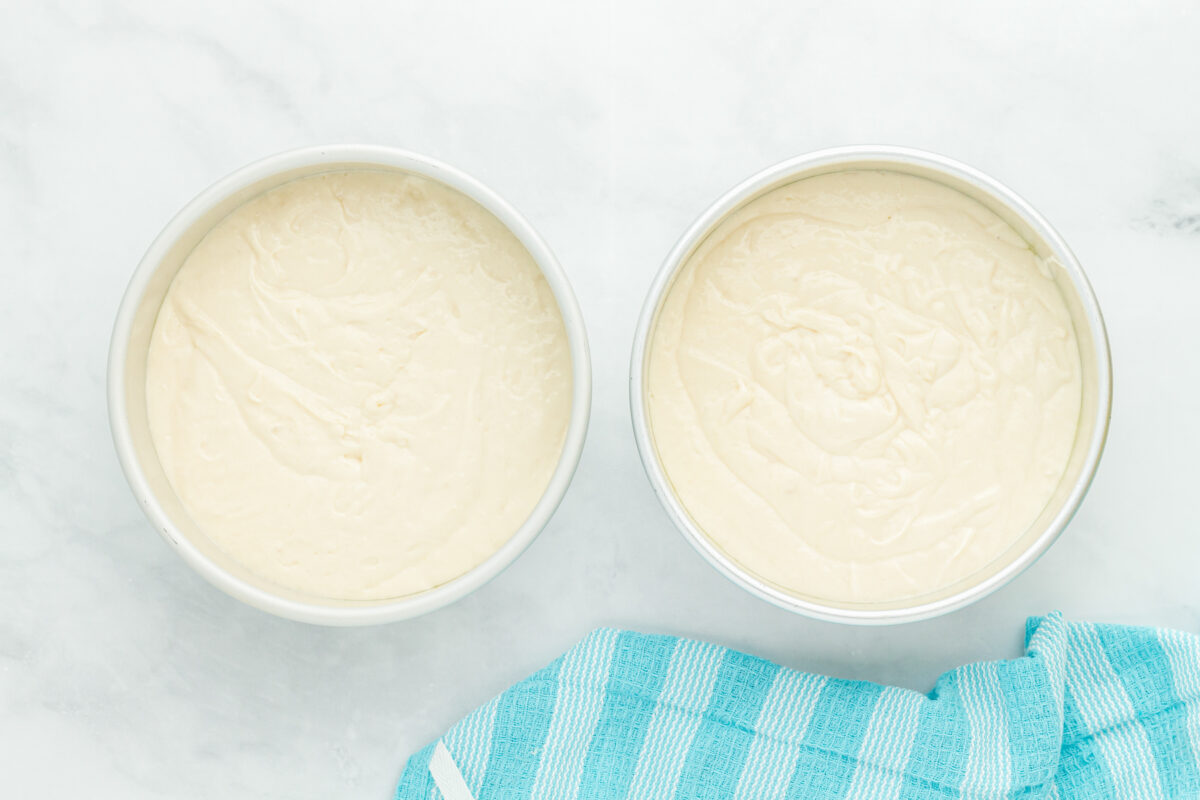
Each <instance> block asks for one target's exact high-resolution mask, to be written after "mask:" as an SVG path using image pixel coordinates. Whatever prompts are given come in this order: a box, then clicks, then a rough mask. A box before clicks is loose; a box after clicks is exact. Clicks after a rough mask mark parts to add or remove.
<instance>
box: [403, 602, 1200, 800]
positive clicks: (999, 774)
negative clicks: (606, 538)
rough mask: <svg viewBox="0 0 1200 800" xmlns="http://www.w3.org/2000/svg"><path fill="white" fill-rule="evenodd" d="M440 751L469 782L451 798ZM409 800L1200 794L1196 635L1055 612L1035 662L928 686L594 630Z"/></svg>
mask: <svg viewBox="0 0 1200 800" xmlns="http://www.w3.org/2000/svg"><path fill="white" fill-rule="evenodd" d="M438 749H442V750H443V751H444V752H442V753H441V754H440V755H441V758H440V759H434V761H435V763H434V765H433V766H434V771H435V772H436V771H437V770H438V769H443V768H445V764H447V763H449V764H450V765H451V766H450V769H453V770H455V771H456V774H455V778H456V780H455V782H454V785H455V786H458V787H465V789H466V790H467V791H468V792H469V795H467V796H465V797H459V796H446V795H444V794H443V789H445V790H446V792H447V793H449V794H460V793H461V791H462V790H461V789H459V790H457V791H452V790H451V789H448V788H446V787H447V786H448V785H449V784H447V783H446V782H445V781H443V782H442V784H441V785H442V788H439V782H438V780H437V779H436V776H435V774H434V773H432V772H431V770H430V766H431V764H430V762H431V759H433V758H434V755H435V751H436V750H438ZM459 776H461V781H459V780H457V778H458V777H459ZM396 797H397V798H398V800H412V799H415V798H431V799H432V798H444V800H493V799H497V800H498V799H499V798H503V799H504V800H524V798H537V799H538V800H543V799H544V800H571V798H579V800H610V799H611V800H617V799H618V798H637V800H641V799H642V798H645V799H646V800H668V799H669V798H678V799H679V800H685V799H686V800H691V799H692V798H712V800H760V799H763V798H797V800H800V799H801V798H802V799H803V800H843V799H848V798H864V799H867V798H869V799H870V800H884V799H886V798H902V799H903V800H915V799H917V798H940V799H945V798H1001V797H1005V798H1079V800H1103V799H1104V798H1130V799H1131V800H1152V799H1153V798H1200V637H1196V636H1193V635H1190V634H1185V633H1181V632H1177V631H1168V630H1155V629H1149V628H1131V627H1123V626H1115V625H1094V624H1089V623H1078V622H1070V623H1068V622H1065V621H1064V620H1063V619H1062V618H1061V616H1060V615H1058V614H1051V615H1049V616H1047V617H1044V618H1037V619H1032V620H1030V621H1029V624H1028V626H1027V635H1026V655H1025V656H1024V657H1023V658H1019V659H1015V660H1012V661H1000V662H988V663H979V664H969V665H967V666H964V667H960V668H958V669H955V670H952V671H950V672H947V673H946V674H944V675H943V676H942V677H941V678H939V679H938V681H937V684H936V686H935V687H934V689H933V691H932V692H930V693H929V694H928V695H922V694H920V693H917V692H912V691H907V690H903V689H896V688H893V687H884V686H879V685H876V684H872V683H864V682H857V681H844V680H837V679H833V678H826V677H822V676H818V675H811V674H808V673H803V672H796V671H792V670H787V669H783V668H781V667H779V666H777V665H775V664H771V663H769V662H767V661H763V660H762V659H758V658H754V657H752V656H748V655H745V654H743V653H739V652H736V651H733V650H727V649H724V648H720V647H716V646H714V645H710V644H704V643H701V642H695V641H691V640H687V639H679V638H675V637H669V636H654V635H647V634H641V633H634V632H629V631H616V630H607V629H605V630H598V631H596V632H594V633H592V634H591V635H590V636H588V637H587V638H586V639H585V640H584V641H583V642H581V643H580V644H579V645H577V646H576V647H574V648H573V649H572V650H570V651H569V652H567V653H566V654H565V655H564V656H562V657H561V658H559V659H558V660H557V661H555V662H554V663H553V664H551V665H550V666H548V667H546V668H545V669H543V670H541V671H540V672H538V673H536V674H534V675H533V676H531V677H529V678H528V679H526V680H524V681H522V682H521V683H518V684H517V685H516V686H513V687H512V688H511V689H509V690H508V691H506V692H504V693H503V694H501V695H500V696H499V697H497V698H495V699H493V700H492V701H491V702H489V703H488V704H487V705H485V706H483V707H481V708H479V709H478V710H476V711H475V712H474V713H472V714H471V715H469V716H468V717H466V718H465V719H464V720H462V721H461V722H460V723H459V724H457V725H456V726H454V728H452V729H451V730H450V731H449V732H448V733H447V734H446V735H445V736H444V737H442V739H440V740H439V741H438V742H435V743H434V744H432V745H430V746H429V747H428V748H426V749H425V750H422V751H421V752H419V753H417V754H416V755H414V756H413V757H412V759H411V760H410V761H409V763H408V765H407V766H406V768H405V770H404V773H403V775H402V777H401V780H400V785H399V787H398V789H397V793H396Z"/></svg>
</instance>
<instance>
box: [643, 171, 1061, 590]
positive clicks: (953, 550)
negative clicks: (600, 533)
mask: <svg viewBox="0 0 1200 800" xmlns="http://www.w3.org/2000/svg"><path fill="white" fill-rule="evenodd" d="M647 392H648V395H647V406H648V413H649V417H650V426H651V431H652V436H653V440H654V444H655V446H656V448H657V450H658V454H659V456H660V458H661V461H662V464H663V467H664V469H665V471H666V474H667V477H668V479H669V480H670V483H671V484H672V486H673V487H674V489H675V492H676V493H677V495H678V497H679V499H680V501H681V502H682V503H683V505H684V506H685V507H686V509H687V510H688V512H689V514H690V515H691V516H692V518H693V519H694V520H695V522H696V523H697V524H698V526H699V527H700V528H701V529H702V530H703V531H704V532H705V533H706V534H707V536H708V537H710V538H711V539H712V541H713V542H714V543H715V544H716V545H717V546H718V547H720V548H721V549H722V550H724V551H725V552H726V553H727V554H729V555H730V556H731V557H732V558H733V559H734V560H736V561H737V562H739V563H740V564H742V565H743V566H744V567H746V568H748V569H749V570H751V571H752V572H754V573H756V574H758V575H759V576H761V577H763V578H765V579H767V580H769V581H771V582H773V583H775V584H777V585H779V586H781V587H783V588H785V589H787V590H789V591H792V592H795V593H799V594H803V595H808V596H812V597H817V598H821V599H824V600H828V601H834V602H888V601H896V600H901V599H904V598H909V597H914V596H918V595H922V594H925V593H928V592H933V591H936V590H938V589H940V588H944V587H946V586H949V585H950V584H953V583H955V582H956V581H958V580H960V579H963V578H966V577H968V576H970V575H971V574H972V573H974V572H976V571H977V570H979V569H981V568H983V567H984V566H986V565H987V564H989V563H990V562H991V561H993V560H994V559H995V558H996V557H997V556H999V555H1000V554H1002V553H1003V552H1004V551H1005V550H1006V549H1007V548H1008V547H1009V546H1010V545H1012V544H1013V543H1014V542H1015V541H1016V540H1017V539H1018V538H1019V537H1020V536H1021V535H1022V534H1023V533H1024V532H1025V531H1026V530H1027V529H1028V527H1029V525H1030V524H1031V523H1032V522H1033V521H1034V519H1035V518H1037V516H1038V515H1039V514H1040V513H1041V511H1042V509H1043V508H1044V507H1045V505H1046V503H1047V501H1048V500H1049V499H1050V497H1051V495H1052V494H1053V492H1054V490H1055V489H1056V487H1057V485H1058V483H1059V480H1060V479H1061V477H1062V474H1063V471H1064V469H1065V467H1066V464H1067V460H1068V458H1069V455H1070V452H1071V449H1072V446H1073V443H1074V439H1075V430H1076V425H1077V422H1078V417H1079V410H1080V402H1081V383H1080V360H1079V349H1078V345H1077V344H1076V340H1075V333H1074V328H1073V326H1072V323H1071V319H1070V316H1069V313H1068V311H1067V308H1066V305H1065V303H1064V301H1063V298H1062V295H1061V294H1060V292H1059V290H1058V288H1057V286H1056V285H1055V283H1054V281H1053V280H1052V278H1051V272H1050V265H1048V264H1046V263H1045V262H1043V260H1042V259H1040V258H1039V257H1038V256H1037V255H1035V254H1034V253H1033V252H1032V250H1031V249H1030V248H1029V246H1028V245H1027V244H1026V242H1024V241H1023V240H1022V239H1021V237H1020V236H1019V235H1018V234H1017V233H1016V232H1015V231H1014V230H1013V229H1012V228H1011V227H1010V226H1009V225H1008V224H1006V223H1005V222H1003V221H1002V220H1001V219H1000V218H999V217H997V216H996V215H995V214H993V213H992V212H991V211H989V210H987V209H986V208H984V207H983V206H982V205H981V204H979V203H978V202H976V201H974V200H972V199H970V198H968V197H966V196H965V195H963V194H961V193H959V192H956V191H954V190H952V189H950V188H948V187H946V186H943V185H941V184H938V183H934V182H932V181H928V180H924V179H921V178H918V177H915V176H911V175H904V174H900V173H895V172H886V171H846V172H839V173H833V174H827V175H822V176H818V177H814V178H809V179H805V180H801V181H798V182H795V183H793V184H790V185H787V186H784V187H782V188H779V189H775V190H773V191H771V192H769V193H768V194H766V195H763V196H761V197H759V198H757V199H755V200H753V201H752V202H750V203H749V204H748V205H746V206H744V207H742V208H741V209H740V210H738V211H737V212H736V213H734V214H733V215H731V216H730V217H728V218H726V219H725V220H724V221H723V222H722V223H720V225H718V226H717V228H716V229H715V230H714V231H713V232H712V234H711V235H710V236H709V237H708V238H707V239H706V240H705V241H704V242H703V243H702V244H701V246H700V247H699V248H698V249H697V250H696V251H695V252H694V254H693V255H692V256H691V257H690V258H689V260H688V261H687V263H686V264H685V265H684V266H683V267H682V269H681V271H680V273H679V275H678V277H677V279H676V281H675V283H674V284H673V286H672V287H671V289H670V290H669V293H668V295H667V297H666V299H665V301H664V303H663V306H662V308H661V310H660V312H659V317H658V321H657V324H656V327H655V329H654V332H653V334H652V339H651V344H650V357H649V364H648V373H647Z"/></svg>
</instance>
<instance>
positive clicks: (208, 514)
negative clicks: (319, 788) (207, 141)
mask: <svg viewBox="0 0 1200 800" xmlns="http://www.w3.org/2000/svg"><path fill="white" fill-rule="evenodd" d="M147 369H148V372H147V387H146V388H147V404H148V410H149V417H150V430H151V433H152V436H153V439H154V444H155V447H156V448H157V451H158V454H159V457H160V459H161V461H162V464H163V467H164V469H165V471H166V474H167V477H168V479H169V480H170V482H171V485H172V486H173V487H174V489H175V491H176V493H177V494H178V495H179V497H180V499H181V500H182V502H183V505H184V507H185V508H186V509H187V511H188V512H189V514H190V515H191V516H192V518H193V519H194V520H195V521H196V523H197V524H198V525H199V527H200V529H201V530H202V531H203V532H204V533H205V534H206V535H207V536H209V537H210V538H211V539H212V540H213V541H214V542H215V543H216V544H217V546H219V547H220V548H221V549H222V550H224V551H226V552H227V553H228V554H229V555H231V556H232V557H233V558H235V559H236V560H237V561H239V562H241V563H242V564H244V565H245V566H246V567H248V568H249V569H250V570H252V571H254V572H256V573H258V574H260V575H262V576H263V577H265V578H267V579H269V580H271V581H273V582H275V583H277V584H280V585H282V586H287V587H290V588H292V589H296V590H299V591H302V592H305V593H309V594H312V595H318V596H323V597H330V598H344V599H381V598H389V597H398V596H402V595H408V594H412V593H415V592H420V591H422V590H426V589H429V588H431V587H434V586H437V585H439V584H442V583H445V582H446V581H449V580H451V579H453V578H455V577H457V576H459V575H462V574H463V573H465V572H467V571H468V570H470V569H471V568H472V567H474V566H476V565H478V564H479V563H480V562H482V561H484V560H485V559H486V558H487V557H488V556H490V555H491V554H492V553H494V552H495V551H496V550H497V549H498V548H499V547H500V546H501V545H502V544H503V543H504V542H505V541H507V540H508V539H509V538H510V537H511V536H512V535H513V534H514V533H515V532H516V530H517V529H518V528H519V527H520V525H521V524H522V523H523V522H524V521H525V519H526V518H527V517H528V515H529V513H530V512H531V511H532V509H533V507H534V505H535V504H536V503H537V501H538V500H539V499H540V497H541V495H542V493H543V491H544V490H545V488H546V485H547V483H548V482H549V479H550V476H551V474H552V472H553V471H554V468H555V466H556V464H557V461H558V458H559V455H560V452H561V449H562V445H563V441H564V437H565V434H566V429H567V422H568V418H569V415H570V402H571V384H572V375H571V361H570V355H569V352H568V343H567V336H566V331H565V329H564V327H563V322H562V318H561V316H560V314H559V311H558V306H557V304H556V303H555V300H554V296H553V295H552V293H551V291H550V288H549V286H548V285H547V283H546V281H545V279H544V277H543V276H542V274H541V272H540V270H539V269H538V267H537V265H536V263H535V262H534V261H533V258H532V257H531V256H530V255H529V253H528V252H527V251H526V250H525V248H524V247H523V246H522V245H521V244H520V243H519V242H518V241H517V239H516V238H515V237H514V236H513V235H512V233H511V232H509V231H508V229H507V228H505V227H504V225H503V224H502V223H501V222H500V221H499V220H497V219H496V218H495V217H494V216H493V215H492V214H491V213H489V212H488V211H486V210H485V209H484V208H482V207H481V206H479V205H478V204H477V203H475V202H474V201H473V200H471V199H469V198H467V197H466V196H464V195H462V194H460V193H458V192H456V191H454V190H451V189H449V188H447V187H445V186H442V185H440V184H438V183H435V182H433V181H430V180H426V179H423V178H419V177H415V176H407V175H403V174H398V173H391V172H382V171H379V172H376V171H365V170H364V171H353V172H345V173H330V174H323V175H318V176H314V177H309V178H304V179H301V180H296V181H293V182H291V183H288V184H285V185H283V186H281V187H279V188H277V189H275V190H273V191H270V192H268V193H266V194H264V195H261V196H259V197H257V198H256V199H254V200H251V201H250V202H248V203H246V204H245V205H244V206H242V207H240V208H238V209H237V210H235V211H234V212H233V213H232V214H230V215H229V216H228V217H226V218H225V219H224V220H223V221H222V222H221V223H220V224H218V225H217V226H216V227H215V228H214V229H213V230H212V232H211V233H209V234H208V236H207V237H206V238H205V239H204V240H203V241H202V242H201V243H200V245H199V246H198V247H197V248H196V249H195V251H194V252H193V253H192V254H191V255H190V256H189V258H188V259H187V262H186V263H185V264H184V266H183V268H182V269H181V270H180V272H179V274H178V276H177V277H176V278H175V281H174V283H173V284H172V286H171V289H170V292H169V293H168V295H167V298H166V301H165V302H164V304H163V307H162V310H161V312H160V313H159V316H158V320H157V323H156V326H155V329H154V334H153V339H152V342H151V346H150V354H149V360H148V364H147Z"/></svg>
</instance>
